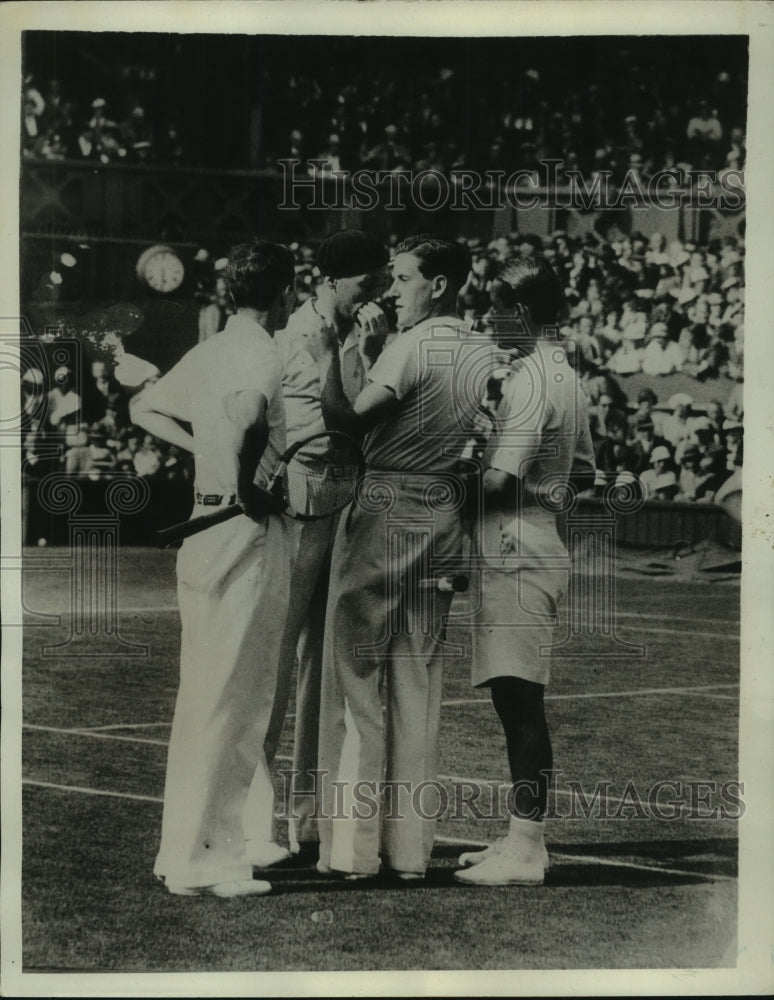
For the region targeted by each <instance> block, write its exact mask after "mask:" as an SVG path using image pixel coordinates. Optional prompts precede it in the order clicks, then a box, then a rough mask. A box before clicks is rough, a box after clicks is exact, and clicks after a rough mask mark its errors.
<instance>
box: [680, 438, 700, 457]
mask: <svg viewBox="0 0 774 1000" xmlns="http://www.w3.org/2000/svg"><path fill="white" fill-rule="evenodd" d="M700 457H701V448H699V446H698V445H697V444H694V443H693V441H689V442H688V443H687V444H686V446H685V447H684V448H683V454H682V456H681V458H680V461H681V462H684V461H685V460H686V459H687V458H700Z"/></svg>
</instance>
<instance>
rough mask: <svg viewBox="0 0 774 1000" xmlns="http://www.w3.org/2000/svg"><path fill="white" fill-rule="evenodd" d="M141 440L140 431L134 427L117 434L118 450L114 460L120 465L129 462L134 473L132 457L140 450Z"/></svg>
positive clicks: (141, 434)
mask: <svg viewBox="0 0 774 1000" xmlns="http://www.w3.org/2000/svg"><path fill="white" fill-rule="evenodd" d="M142 439H143V433H142V431H140V430H138V428H136V427H127V428H126V429H125V430H124V431H122V432H121V433H120V434H119V450H118V454H117V455H116V459H117V461H118V462H120V463H122V464H123V463H126V462H130V463H131V466H132V471H134V456H135V455H136V454H137V452H138V451H139V450H140V443H141V442H142Z"/></svg>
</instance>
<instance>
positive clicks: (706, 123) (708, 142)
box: [686, 100, 723, 167]
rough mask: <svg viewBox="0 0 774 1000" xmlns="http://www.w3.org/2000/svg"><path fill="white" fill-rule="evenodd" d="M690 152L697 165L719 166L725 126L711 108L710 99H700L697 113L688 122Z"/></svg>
mask: <svg viewBox="0 0 774 1000" xmlns="http://www.w3.org/2000/svg"><path fill="white" fill-rule="evenodd" d="M686 136H687V138H688V153H689V156H690V157H691V160H692V162H693V164H694V166H696V167H718V166H720V165H721V162H722V157H721V156H720V155H719V150H720V142H721V140H722V138H723V126H722V125H721V124H720V122H719V120H718V118H717V117H716V115H715V113H714V112H713V111H712V110H710V105H709V101H706V100H704V101H700V102H699V108H698V111H697V113H696V114H695V115H694V116H693V118H691V119H690V120H689V122H688V128H687V130H686Z"/></svg>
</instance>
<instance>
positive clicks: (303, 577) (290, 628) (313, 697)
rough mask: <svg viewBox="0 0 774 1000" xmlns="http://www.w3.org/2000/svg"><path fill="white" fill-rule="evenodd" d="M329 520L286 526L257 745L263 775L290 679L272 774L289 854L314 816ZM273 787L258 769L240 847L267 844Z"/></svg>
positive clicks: (310, 831)
mask: <svg viewBox="0 0 774 1000" xmlns="http://www.w3.org/2000/svg"><path fill="white" fill-rule="evenodd" d="M336 524H337V519H336V518H335V517H334V518H326V519H325V520H323V521H308V522H301V521H290V522H288V535H289V539H290V549H291V553H292V570H291V575H290V599H289V604H288V608H287V614H286V616H285V619H284V628H283V635H282V646H281V651H280V657H279V673H278V677H277V689H276V693H275V697H274V706H273V709H272V713H271V719H270V721H269V726H268V730H267V733H266V741H265V743H264V750H265V760H266V763H267V765H268V767H269V768H271V765H272V764H273V763H274V759H275V756H276V754H277V748H278V746H279V742H280V738H281V736H282V730H283V727H284V724H285V717H286V715H287V708H288V701H289V699H290V692H291V690H292V687H293V679H294V677H295V676H296V663H298V680H297V683H296V715H295V726H294V739H293V760H292V764H287V763H285V762H282V766H281V767H280V768H279V769H278V770H279V771H280V772H282V775H281V776H282V777H283V779H284V780H282V781H281V782H280V789H281V794H282V795H283V797H284V798H286V811H287V815H288V836H289V839H290V846H291V848H292V849H293V850H296V849H297V848H298V846H299V844H309V843H315V842H316V841H317V840H318V833H317V818H316V816H317V812H318V810H319V795H318V779H317V775H316V769H317V742H318V733H319V722H320V684H321V675H322V656H323V632H324V629H325V604H326V600H327V596H328V577H329V574H330V557H331V551H332V549H333V539H334V537H335V534H336ZM273 813H274V786H273V783H272V779H271V774H269V773H267V771H266V770H265V769H264V768H262V767H261V768H259V769H258V770H257V771H256V773H255V777H254V779H253V782H252V784H251V786H250V792H249V795H248V800H247V807H246V810H245V817H246V818H245V830H246V832H247V836H248V839H255V840H257V841H264V842H265V841H268V840H273V839H274V828H273Z"/></svg>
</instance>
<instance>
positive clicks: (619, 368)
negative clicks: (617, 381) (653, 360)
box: [607, 323, 645, 375]
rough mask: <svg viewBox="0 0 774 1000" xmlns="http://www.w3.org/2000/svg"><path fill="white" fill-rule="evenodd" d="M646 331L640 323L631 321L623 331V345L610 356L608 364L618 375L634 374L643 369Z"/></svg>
mask: <svg viewBox="0 0 774 1000" xmlns="http://www.w3.org/2000/svg"><path fill="white" fill-rule="evenodd" d="M644 341H645V331H644V330H643V328H642V326H641V325H640V324H639V323H630V324H629V325H628V326H627V327H626V328H625V330H624V332H623V338H622V343H621V346H620V347H619V348H618V350H617V351H616V352H615V354H613V356H612V357H611V358H609V360H608V362H607V366H608V368H609V369H610V371H611V372H615V373H616V375H634V374H635V373H636V372H639V371H642V359H643V355H644V353H645V352H644V350H643V346H642V345H643V343H644Z"/></svg>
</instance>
